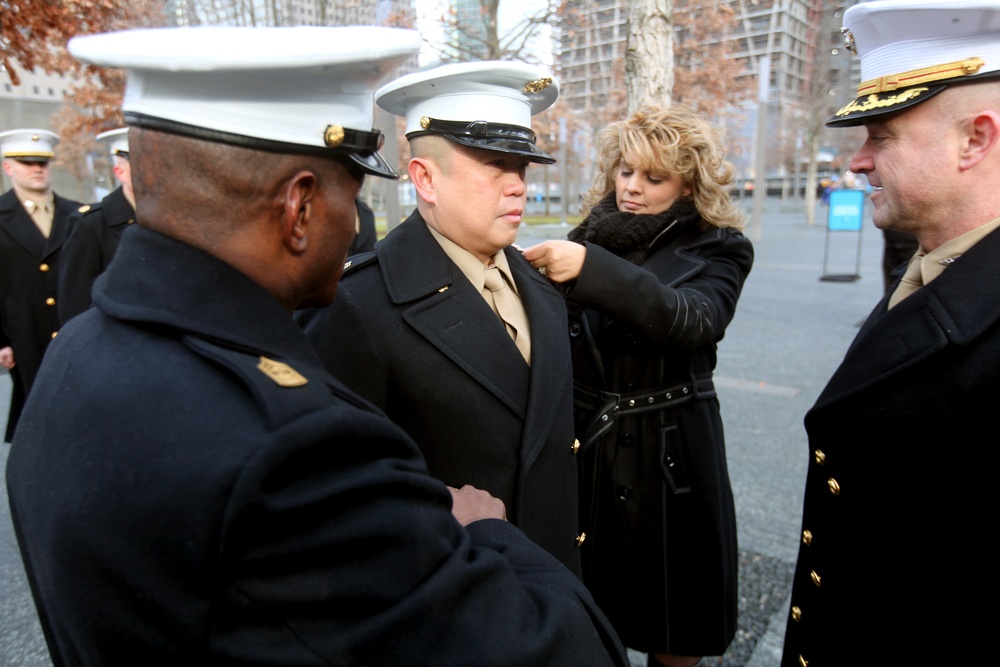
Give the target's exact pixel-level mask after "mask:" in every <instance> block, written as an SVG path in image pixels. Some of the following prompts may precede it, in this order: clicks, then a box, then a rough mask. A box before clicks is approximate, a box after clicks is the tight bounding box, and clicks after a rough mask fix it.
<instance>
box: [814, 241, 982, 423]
mask: <svg viewBox="0 0 1000 667" xmlns="http://www.w3.org/2000/svg"><path fill="white" fill-rule="evenodd" d="M998 253H1000V230H997V231H994V232H992V233H990V234H989V235H988V236H986V237H985V238H984V239H983V240H981V241H980V242H979V243H977V244H976V245H975V246H973V247H972V248H971V249H970V250H969V251H968V252H967V253H965V254H964V255H963V256H962V257H960V258H959V259H958V260H956V261H955V263H954V264H953V265H952V266H950V267H948V268H947V269H946V270H945V271H944V273H942V274H941V275H940V276H939V277H938V278H937V279H935V280H934V281H933V282H931V283H930V284H928V285H925V286H924V287H921V288H920V289H919V290H917V291H916V292H914V293H913V294H912V295H911V296H909V297H907V298H906V299H905V300H904V301H902V302H901V303H899V304H898V305H897V306H896V307H895V308H892V309H891V310H886V303H887V299H888V297H885V298H883V299H882V301H881V302H879V304H878V305H877V306H876V307H875V310H874V311H873V312H872V314H871V315H870V316H869V318H868V320H867V321H866V322H865V324H864V325H863V326H862V328H861V330H860V331H859V333H858V335H857V337H856V338H855V340H854V342H853V343H852V344H851V347H850V348H849V349H848V352H847V355H846V356H845V357H844V361H843V362H842V363H841V364H840V367H839V368H838V369H837V371H836V372H835V373H834V374H833V377H832V378H831V379H830V382H829V383H828V384H827V386H826V389H824V391H823V393H822V394H821V395H820V397H819V399H818V400H817V401H816V405H815V406H814V407H813V410H816V409H819V408H821V407H823V406H825V405H827V404H829V403H831V402H834V401H837V400H840V399H842V398H844V397H845V396H848V395H850V394H853V393H854V392H856V391H860V390H861V389H864V388H867V387H870V386H872V385H877V384H878V383H880V382H882V381H884V380H885V379H886V378H888V377H891V376H893V375H894V374H896V373H898V372H900V371H903V370H905V369H907V368H910V367H911V366H913V365H915V364H919V363H921V362H922V361H923V360H925V359H926V358H927V357H928V356H930V355H933V354H937V353H939V352H941V351H942V350H944V349H946V348H947V347H949V346H952V345H962V344H966V343H968V342H970V341H972V340H975V339H976V338H977V337H979V336H980V335H982V334H983V332H984V331H985V330H986V329H987V328H988V327H991V326H993V325H994V324H995V323H996V322H997V321H998V320H1000V290H998V289H997V285H1000V263H998V262H996V261H995V259H994V258H995V257H996V256H997V254H998Z"/></svg>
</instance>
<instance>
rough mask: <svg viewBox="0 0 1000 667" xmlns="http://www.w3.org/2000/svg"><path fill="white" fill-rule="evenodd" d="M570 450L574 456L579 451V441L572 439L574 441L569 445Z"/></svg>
mask: <svg viewBox="0 0 1000 667" xmlns="http://www.w3.org/2000/svg"><path fill="white" fill-rule="evenodd" d="M570 449H572V450H573V453H574V454H576V453H577V452H579V451H580V441H579V440H576V439H574V440H573V444H572V445H570Z"/></svg>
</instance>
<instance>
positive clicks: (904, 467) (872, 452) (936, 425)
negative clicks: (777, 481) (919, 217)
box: [782, 231, 1000, 667]
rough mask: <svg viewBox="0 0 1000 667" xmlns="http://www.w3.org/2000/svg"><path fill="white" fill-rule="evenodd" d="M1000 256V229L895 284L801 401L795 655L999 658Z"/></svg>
mask: <svg viewBox="0 0 1000 667" xmlns="http://www.w3.org/2000/svg"><path fill="white" fill-rule="evenodd" d="M997 257H1000V231H994V232H992V233H990V234H989V235H987V236H986V237H985V238H983V239H982V240H981V241H979V242H978V243H976V244H975V245H974V246H973V247H972V248H971V249H970V250H968V251H967V252H966V253H965V254H963V255H962V256H961V257H959V258H958V259H957V260H955V262H954V263H953V264H952V265H951V266H949V267H948V268H947V269H945V271H944V273H942V274H941V275H940V276H939V277H938V278H936V279H934V280H933V281H932V282H930V283H929V284H928V285H925V286H924V287H921V288H920V289H919V290H917V291H916V292H915V293H913V294H912V295H911V296H909V297H907V298H906V299H905V300H903V301H902V302H900V303H899V304H898V305H896V306H895V307H893V308H892V309H891V310H887V309H886V305H887V303H888V295H887V296H886V297H885V298H884V299H883V300H882V301H881V302H880V303H879V304H878V305H877V306H876V307H875V310H874V311H872V314H871V315H870V316H869V318H868V320H867V321H866V322H865V323H864V324H863V325H862V328H861V330H860V331H859V332H858V335H857V337H856V338H855V340H854V342H853V343H852V344H851V347H850V349H849V350H848V352H847V354H846V356H845V357H844V360H843V362H841V364H840V367H839V368H838V369H837V371H836V372H835V373H834V374H833V376H832V378H831V379H830V381H829V383H828V384H827V386H826V388H825V389H824V390H823V392H822V393H821V394H820V396H819V398H818V399H817V401H816V403H815V405H814V406H813V407H812V409H811V410H810V411H809V412H808V414H807V415H806V418H805V426H806V431H807V433H808V436H809V453H808V466H809V467H808V475H807V479H806V487H805V501H804V508H803V517H802V533H801V541H800V545H799V555H798V564H797V567H796V572H795V579H794V583H793V588H792V600H791V613H790V615H789V620H788V625H787V629H786V632H785V649H784V659H783V662H782V665H784V666H785V667H792V666H794V665H800V664H805V663H806V662H808V664H809V666H810V667H830V666H833V665H836V666H840V665H862V664H870V663H875V662H885V663H888V664H897V665H918V664H919V665H931V664H948V663H949V662H954V661H955V660H956V659H958V660H964V661H968V662H970V663H973V664H976V663H979V664H985V663H988V662H990V661H991V660H992V659H993V651H992V647H989V646H987V645H986V644H983V642H982V639H983V638H984V637H990V636H992V634H991V633H992V632H993V631H994V628H995V625H996V623H995V618H996V616H995V614H993V613H991V612H989V611H984V608H983V605H984V604H988V602H989V601H991V600H995V599H997V596H998V593H1000V586H998V585H997V579H996V577H994V576H992V574H991V573H992V571H993V568H994V567H995V565H996V554H995V551H994V549H993V547H992V541H991V540H990V539H989V538H988V536H989V535H990V534H991V531H992V530H993V527H995V526H996V525H997V520H998V519H1000V504H998V502H997V498H996V480H997V473H996V468H995V465H996V462H997V455H996V451H997V443H998V436H997V431H996V420H995V419H994V410H996V409H997V404H998V399H1000V262H998V261H997ZM890 293H891V290H890ZM958 656H961V657H958ZM802 660H804V661H805V662H801V661H802Z"/></svg>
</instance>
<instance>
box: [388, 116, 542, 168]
mask: <svg viewBox="0 0 1000 667" xmlns="http://www.w3.org/2000/svg"><path fill="white" fill-rule="evenodd" d="M421 127H423V128H424V129H423V131H417V132H410V133H409V134H407V135H406V138H407V139H412V138H414V137H419V136H422V135H425V134H439V135H441V136H443V137H445V138H446V139H448V140H450V141H454V142H455V143H456V144H460V145H462V146H468V147H469V148H479V149H482V150H486V151H496V152H498V153H507V154H509V155H521V156H523V157H526V158H528V160H529V161H530V162H534V163H537V164H553V163H554V162H555V161H556V159H555V158H554V157H552V156H551V155H549V154H547V153H545V152H544V151H542V150H541V149H539V148H538V146H536V145H535V133H534V132H532V131H531V130H529V129H528V128H526V127H521V126H520V125H505V124H503V123H487V122H486V121H482V120H477V121H473V122H471V123H467V122H463V121H450V120H438V119H436V118H426V117H424V118H422V119H421Z"/></svg>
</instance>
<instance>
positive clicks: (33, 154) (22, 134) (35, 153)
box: [0, 129, 59, 162]
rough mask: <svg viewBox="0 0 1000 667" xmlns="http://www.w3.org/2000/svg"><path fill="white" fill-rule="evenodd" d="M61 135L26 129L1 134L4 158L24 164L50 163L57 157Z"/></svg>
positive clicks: (0, 139) (0, 143)
mask: <svg viewBox="0 0 1000 667" xmlns="http://www.w3.org/2000/svg"><path fill="white" fill-rule="evenodd" d="M58 143H59V135H57V134H56V133H55V132H49V131H48V130H37V129H25V130H7V131H6V132H0V151H2V152H3V157H5V158H10V159H13V160H20V161H22V162H48V161H49V160H51V159H52V158H54V157H55V151H54V148H55V146H56V144H58Z"/></svg>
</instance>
